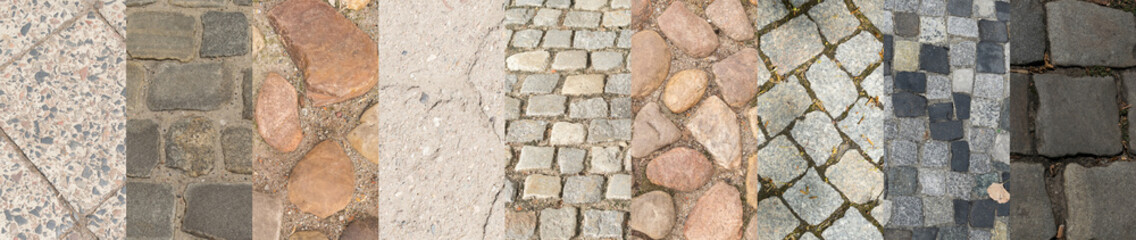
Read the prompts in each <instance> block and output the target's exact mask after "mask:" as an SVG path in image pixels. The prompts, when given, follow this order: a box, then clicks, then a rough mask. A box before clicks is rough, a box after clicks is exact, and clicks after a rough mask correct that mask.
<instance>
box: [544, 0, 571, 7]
mask: <svg viewBox="0 0 1136 240" xmlns="http://www.w3.org/2000/svg"><path fill="white" fill-rule="evenodd" d="M571 5H572V1H571V0H545V2H544V6H545V7H551V8H568V7H569V6H571Z"/></svg>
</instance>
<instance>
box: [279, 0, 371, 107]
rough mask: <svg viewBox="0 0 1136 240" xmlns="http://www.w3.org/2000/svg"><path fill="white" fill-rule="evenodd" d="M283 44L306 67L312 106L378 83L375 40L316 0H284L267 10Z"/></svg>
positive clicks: (362, 91)
mask: <svg viewBox="0 0 1136 240" xmlns="http://www.w3.org/2000/svg"><path fill="white" fill-rule="evenodd" d="M268 20H269V21H270V22H271V23H272V26H273V27H275V28H276V33H278V34H280V36H281V37H282V38H283V39H284V48H285V49H287V50H288V56H289V57H291V58H292V62H293V63H295V64H296V67H298V68H300V69H301V70H302V71H303V72H304V81H305V84H306V88H305V89H306V90H307V96H308V98H311V99H312V103H313V104H314V105H315V106H317V107H318V106H325V105H329V104H333V103H338V102H342V101H344V100H347V99H351V98H354V97H358V96H360V95H363V94H365V93H367V91H370V90H371V88H372V87H374V86H375V84H376V83H378V75H379V51H378V46H376V45H375V41H373V40H371V38H370V37H369V36H367V33H364V32H363V30H360V29H359V27H357V26H355V24H354V23H352V22H351V20H348V19H347V18H346V17H343V15H340V14H339V13H338V12H336V11H335V9H334V8H332V7H331V6H330V5H328V4H327V3H324V2H323V1H319V0H288V1H285V2H283V3H280V4H279V5H276V7H273V8H272V10H269V11H268Z"/></svg>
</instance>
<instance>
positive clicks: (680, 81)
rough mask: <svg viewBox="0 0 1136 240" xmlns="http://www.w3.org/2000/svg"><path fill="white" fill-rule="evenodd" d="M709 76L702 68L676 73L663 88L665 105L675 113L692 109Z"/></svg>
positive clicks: (700, 95) (703, 90) (700, 96)
mask: <svg viewBox="0 0 1136 240" xmlns="http://www.w3.org/2000/svg"><path fill="white" fill-rule="evenodd" d="M709 78H710V76H709V75H708V74H706V71H702V70H701V69H688V70H683V71H681V72H678V73H675V74H674V76H671V79H670V81H668V82H667V87H666V88H665V89H663V105H666V106H667V108H668V109H670V110H671V112H674V113H681V112H684V111H686V110H687V109H690V107H693V106H694V104H695V103H698V100H701V99H702V94H703V93H705V92H706V85H707V82H708V81H709ZM755 90H756V89H755Z"/></svg>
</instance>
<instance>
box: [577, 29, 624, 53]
mask: <svg viewBox="0 0 1136 240" xmlns="http://www.w3.org/2000/svg"><path fill="white" fill-rule="evenodd" d="M614 43H615V32H599V31H576V35H575V36H574V38H573V39H572V47H574V48H579V49H585V50H589V51H591V50H599V49H603V48H609V47H611V46H612V44H614Z"/></svg>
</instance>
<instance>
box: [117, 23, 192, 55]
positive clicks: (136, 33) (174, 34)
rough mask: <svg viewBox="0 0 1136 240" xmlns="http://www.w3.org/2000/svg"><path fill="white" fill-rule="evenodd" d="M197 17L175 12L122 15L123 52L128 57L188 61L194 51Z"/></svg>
mask: <svg viewBox="0 0 1136 240" xmlns="http://www.w3.org/2000/svg"><path fill="white" fill-rule="evenodd" d="M196 26H197V18H195V17H193V16H189V15H186V14H183V13H178V12H148V11H147V12H143V11H139V12H133V13H130V14H128V15H127V16H126V52H127V53H128V54H130V57H132V58H142V59H177V60H181V61H189V60H191V59H193V56H194V55H195V54H194V53H197V51H196V50H197V49H196V48H195V46H197V44H198V38H197V34H196V30H194V28H195V27H196Z"/></svg>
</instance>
